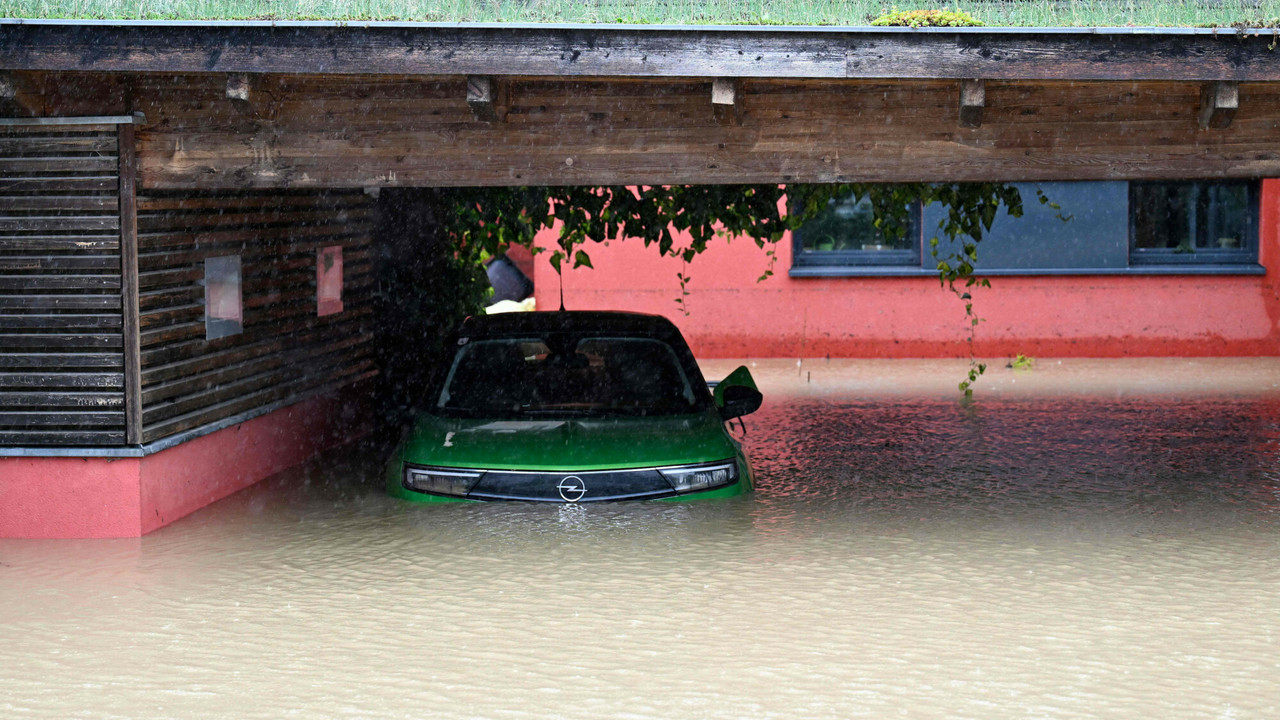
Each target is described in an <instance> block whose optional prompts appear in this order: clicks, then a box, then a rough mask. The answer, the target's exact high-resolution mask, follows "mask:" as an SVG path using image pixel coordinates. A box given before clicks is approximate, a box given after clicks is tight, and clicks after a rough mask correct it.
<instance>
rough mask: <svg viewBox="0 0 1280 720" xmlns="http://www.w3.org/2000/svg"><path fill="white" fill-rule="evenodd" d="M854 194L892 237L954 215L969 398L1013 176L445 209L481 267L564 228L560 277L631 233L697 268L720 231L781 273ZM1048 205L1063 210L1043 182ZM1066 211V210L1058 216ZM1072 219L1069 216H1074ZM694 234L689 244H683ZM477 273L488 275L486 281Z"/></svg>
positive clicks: (953, 260) (506, 191)
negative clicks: (798, 242) (797, 235)
mask: <svg viewBox="0 0 1280 720" xmlns="http://www.w3.org/2000/svg"><path fill="white" fill-rule="evenodd" d="M850 194H854V195H856V196H857V197H858V198H859V199H862V198H866V199H867V200H869V201H870V203H871V206H872V210H873V213H874V218H875V221H874V222H875V224H876V227H877V228H878V229H879V230H880V232H881V233H883V234H884V236H885V237H886V238H888V239H891V240H892V239H900V238H903V237H905V236H906V234H907V233H908V232H909V231H910V229H911V226H912V215H913V213H914V210H913V208H914V207H915V206H916V204H917V203H919V205H921V206H929V205H933V204H938V205H940V206H942V208H943V209H944V210H945V212H944V213H943V216H942V219H941V220H940V221H939V223H938V226H937V228H936V230H935V232H934V234H933V236H932V237H930V238H929V241H928V242H929V250H930V253H931V256H932V257H933V260H934V262H935V267H936V269H937V271H938V280H939V282H940V283H942V285H943V286H945V287H947V288H948V289H949V290H951V292H953V293H955V294H956V295H957V297H959V298H960V299H961V300H962V301H963V302H964V303H965V319H966V325H967V327H968V332H969V337H968V342H969V348H970V352H969V355H970V363H971V365H970V371H969V374H970V377H969V379H968V380H967V381H966V382H964V383H961V390H962V391H964V392H965V394H966V396H969V395H972V390H971V388H970V385H972V383H973V382H974V381H976V380H977V378H978V376H979V375H981V374H982V372H983V371H984V370H985V367H984V366H982V365H981V364H979V363H977V362H976V361H975V360H974V359H973V351H972V348H973V338H974V332H975V329H976V327H977V325H978V323H979V321H980V318H978V317H977V315H975V314H974V312H973V300H972V297H971V295H970V294H969V293H967V292H963V291H962V290H961V289H960V288H959V287H957V284H956V283H957V282H962V287H965V288H969V287H975V286H976V287H990V282H989V281H987V280H986V279H985V278H983V279H978V278H974V277H973V273H974V269H975V265H976V263H977V259H978V246H979V244H980V243H981V241H982V238H983V236H984V234H985V233H986V231H988V230H990V229H991V226H992V224H993V223H994V222H995V219H996V217H997V216H998V214H999V211H1000V209H1001V208H1004V210H1005V212H1006V213H1007V214H1008V215H1010V216H1012V217H1020V216H1021V215H1022V197H1021V195H1020V194H1019V192H1018V189H1017V188H1015V187H1014V186H1013V185H1009V184H1006V183H897V184H870V183H853V184H850V183H846V184H822V185H789V186H785V187H784V186H780V185H767V184H766V185H665V186H650V185H641V186H635V187H629V186H621V185H613V186H600V187H528V188H456V189H449V190H442V191H440V197H441V199H442V203H441V207H440V208H438V209H437V211H436V213H435V216H436V217H437V218H439V219H440V222H441V224H442V225H443V226H444V227H443V229H444V231H445V232H446V234H447V235H448V236H449V237H451V238H452V239H453V243H454V249H455V253H456V255H455V259H456V261H457V262H458V263H460V264H467V263H475V264H478V263H479V262H480V261H481V260H482V259H483V258H486V257H490V256H493V255H497V254H498V253H500V252H503V251H504V250H505V248H506V247H507V246H508V245H514V244H518V245H524V246H526V247H531V246H532V245H533V240H534V237H535V236H536V235H537V233H538V232H539V231H541V230H543V229H546V228H557V229H558V232H559V238H558V239H557V245H558V249H556V250H555V251H554V252H552V254H551V256H550V262H551V267H552V269H554V270H555V272H556V273H557V274H561V273H562V272H563V270H564V262H565V260H567V259H569V258H572V259H573V267H574V268H579V267H588V268H591V267H593V265H592V263H591V257H590V255H589V254H588V252H587V250H586V246H588V244H590V243H600V242H605V241H608V240H620V239H622V238H627V239H631V240H633V241H635V240H638V241H640V242H643V243H644V244H645V246H646V247H649V246H655V245H656V250H657V252H658V253H659V254H660V255H664V256H669V257H675V258H679V259H680V260H681V262H682V263H683V264H684V265H688V264H689V263H691V262H693V260H694V259H695V258H696V257H697V256H698V255H699V254H701V253H703V252H704V251H706V249H707V247H708V246H709V243H710V242H711V240H712V239H713V238H715V237H717V236H726V237H748V238H751V239H752V241H753V242H754V243H755V244H756V246H757V247H760V248H767V251H766V257H767V258H768V268H767V269H766V270H765V271H764V273H763V274H762V275H761V276H760V280H764V279H766V278H768V277H770V276H771V275H772V274H773V265H774V261H775V259H776V254H775V251H774V247H775V245H776V244H777V243H778V242H779V241H780V240H781V239H782V238H783V237H784V236H785V233H786V232H787V231H788V230H795V229H796V228H798V227H800V226H801V225H803V224H804V223H805V221H807V220H809V219H811V218H813V217H815V216H816V215H817V214H818V213H820V212H822V211H823V210H825V209H826V208H827V205H828V203H830V202H831V201H832V200H834V199H837V198H843V197H846V196H848V195H850ZM1036 195H1037V198H1038V199H1039V201H1040V203H1042V204H1047V205H1049V206H1050V207H1052V208H1054V209H1055V210H1056V209H1059V208H1058V206H1057V205H1055V204H1053V203H1051V202H1050V201H1049V199H1048V198H1047V197H1046V196H1045V195H1044V193H1043V192H1041V191H1040V190H1039V189H1037V191H1036ZM1059 217H1061V215H1059ZM1063 219H1067V218H1063ZM683 238H687V239H688V243H687V245H684V246H680V245H677V239H683ZM482 276H483V274H482V273H480V274H479V277H477V282H483V281H482V280H481V279H480V278H481V277H482ZM678 279H679V281H680V291H681V297H680V298H679V299H678V300H677V302H678V303H679V304H680V306H681V308H682V310H685V311H686V312H687V308H686V306H685V297H686V296H687V295H688V283H689V280H690V278H689V275H688V273H687V270H682V271H681V272H680V273H679V276H678Z"/></svg>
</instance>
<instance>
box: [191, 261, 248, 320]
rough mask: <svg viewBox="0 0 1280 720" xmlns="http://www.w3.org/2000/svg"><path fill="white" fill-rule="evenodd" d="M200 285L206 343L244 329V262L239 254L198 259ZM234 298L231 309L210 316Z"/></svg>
mask: <svg viewBox="0 0 1280 720" xmlns="http://www.w3.org/2000/svg"><path fill="white" fill-rule="evenodd" d="M201 265H202V266H203V270H204V273H203V278H202V280H201V284H202V285H204V339H205V341H206V342H208V341H211V340H219V339H222V338H227V337H233V336H235V335H239V334H241V333H243V332H244V261H243V260H242V259H241V256H240V255H218V256H214V257H207V258H205V259H204V260H202V261H201ZM231 300H234V301H235V303H234V304H235V312H234V314H232V313H225V314H219V315H214V314H213V311H214V309H215V308H217V309H223V308H224V307H225V306H228V305H229V304H230V301H231Z"/></svg>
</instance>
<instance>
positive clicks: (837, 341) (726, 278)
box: [534, 180, 1280, 358]
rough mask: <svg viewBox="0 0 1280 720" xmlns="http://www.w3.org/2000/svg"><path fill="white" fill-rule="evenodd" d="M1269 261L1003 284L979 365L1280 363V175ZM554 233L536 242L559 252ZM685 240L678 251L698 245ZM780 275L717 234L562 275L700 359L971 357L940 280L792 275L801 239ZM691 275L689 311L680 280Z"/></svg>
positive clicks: (606, 251) (547, 291)
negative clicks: (1228, 359)
mask: <svg viewBox="0 0 1280 720" xmlns="http://www.w3.org/2000/svg"><path fill="white" fill-rule="evenodd" d="M1260 221H1261V234H1260V240H1261V245H1260V251H1259V254H1258V261H1259V264H1260V265H1262V266H1263V267H1265V268H1266V270H1267V274H1266V275H1244V276H1239V275H1236V276H1231V275H1223V276H1212V275H1156V276H1149V275H1077V276H1021V277H1019V276H1000V277H995V278H992V279H991V287H990V288H976V289H974V290H973V298H974V306H975V311H976V312H977V313H978V315H979V316H980V317H981V318H982V322H981V323H980V324H979V325H978V329H977V337H976V341H975V344H974V352H975V353H976V354H977V355H979V356H981V357H1000V356H1013V355H1016V354H1018V353H1023V354H1026V355H1033V356H1040V357H1125V356H1180V357H1187V356H1250V355H1277V354H1280V180H1264V181H1263V184H1262V208H1261V217H1260ZM555 239H556V232H555V231H544V232H542V233H540V234H539V236H538V238H537V242H538V244H539V245H540V246H542V247H544V248H548V249H553V248H554V246H555ZM689 241H690V239H689V238H688V236H685V235H682V236H679V237H678V238H677V246H684V245H686V244H688V242H689ZM776 249H777V258H776V262H775V263H774V265H773V267H772V269H773V271H774V274H773V275H772V276H771V277H769V278H768V279H766V280H764V281H763V282H758V281H757V280H758V278H759V277H760V276H761V275H762V274H763V273H764V272H765V271H766V270H767V269H769V267H770V264H769V260H768V258H767V257H766V256H765V254H764V251H763V250H760V249H758V248H757V247H756V246H755V245H754V243H752V242H751V241H750V240H745V239H733V240H732V241H731V242H725V241H724V240H723V239H719V238H718V239H716V241H714V242H712V243H711V245H710V247H709V248H708V250H707V251H706V252H705V253H704V254H703V255H701V256H699V257H698V258H697V259H696V260H694V262H693V263H691V264H690V265H689V266H688V267H685V266H683V265H682V264H681V262H680V260H678V259H675V258H670V257H666V258H664V257H659V256H658V253H657V251H656V248H653V247H645V246H644V244H643V243H641V242H640V241H638V240H626V241H622V242H616V241H615V242H611V243H609V244H608V245H607V246H605V245H597V244H588V247H587V248H586V250H587V251H588V252H589V253H590V255H591V259H592V261H593V265H594V266H595V267H594V269H592V268H586V267H582V268H578V269H566V270H565V274H564V300H565V306H566V307H567V308H569V309H570V310H631V311H635V312H644V313H655V314H659V315H665V316H666V317H668V318H670V319H671V321H672V322H674V323H675V324H676V325H677V326H679V328H680V330H681V332H683V333H684V336H685V338H686V339H687V340H688V341H689V345H690V346H691V347H692V348H693V351H694V354H695V355H697V356H699V357H703V358H715V357H721V358H723V357H739V358H740V357H754V358H767V357H810V358H812V357H823V356H829V357H858V358H903V357H918V358H946V357H965V356H967V355H968V353H969V348H968V346H967V343H966V337H967V332H966V330H967V327H968V325H967V323H966V321H965V318H964V305H963V303H962V302H961V301H960V300H958V299H957V298H956V297H955V296H954V295H952V294H951V293H949V292H947V291H946V290H945V289H943V288H941V287H939V284H938V280H937V278H935V277H834V278H815V277H805V278H800V277H796V278H793V277H788V275H787V271H788V269H789V268H790V267H791V260H792V257H791V255H792V248H791V238H790V236H787V237H786V238H784V239H783V240H782V242H780V243H778V245H777V247H776ZM550 255H551V253H549V252H547V253H542V254H540V255H538V256H537V258H538V259H537V264H536V277H535V279H534V280H535V284H536V288H537V289H536V292H535V295H536V297H537V301H538V307H539V308H541V309H544V310H554V309H555V308H556V307H557V306H558V305H559V302H560V298H559V289H560V279H559V278H558V277H557V276H556V274H555V272H554V271H553V270H552V269H551V266H550V264H549V261H548V258H549V257H550ZM681 272H683V273H684V274H686V275H687V276H691V278H692V280H691V281H690V282H689V285H688V291H689V294H688V295H687V296H683V300H684V305H685V309H687V311H688V312H687V314H686V313H685V312H683V311H682V308H681V307H680V305H678V304H677V303H676V302H675V301H676V300H677V299H680V298H681V297H682V295H681V288H680V282H679V279H678V278H677V274H678V273H681Z"/></svg>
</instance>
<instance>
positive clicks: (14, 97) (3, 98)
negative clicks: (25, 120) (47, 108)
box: [0, 70, 28, 116]
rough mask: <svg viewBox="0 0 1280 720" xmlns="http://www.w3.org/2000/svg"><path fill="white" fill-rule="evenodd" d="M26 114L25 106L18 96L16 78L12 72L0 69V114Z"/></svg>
mask: <svg viewBox="0 0 1280 720" xmlns="http://www.w3.org/2000/svg"><path fill="white" fill-rule="evenodd" d="M27 114H28V112H27V108H25V107H23V103H22V101H21V100H19V98H18V79H17V78H16V77H14V75H13V73H11V72H9V71H7V70H0V116H4V115H27Z"/></svg>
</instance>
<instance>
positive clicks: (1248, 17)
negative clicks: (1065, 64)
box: [0, 0, 1280, 27]
mask: <svg viewBox="0 0 1280 720" xmlns="http://www.w3.org/2000/svg"><path fill="white" fill-rule="evenodd" d="M894 5H896V7H895V6H894ZM921 10H924V11H931V12H934V13H935V14H938V15H942V14H944V13H945V16H946V19H948V20H952V21H954V22H960V21H959V19H958V18H959V16H961V15H965V16H970V17H972V18H974V19H976V21H978V22H980V23H981V24H984V25H994V26H1034V27H1124V26H1139V27H1148V26H1155V27H1160V26H1164V27H1194V26H1201V27H1206V26H1209V27H1213V26H1217V27H1227V26H1232V25H1235V26H1258V27H1274V26H1275V25H1276V22H1277V21H1276V20H1275V18H1277V17H1280V0H1164V1H1163V2H1139V1H1138V0H975V1H973V2H965V3H963V4H959V5H957V4H954V3H943V2H930V1H929V0H918V1H916V2H910V1H905V2H900V3H894V4H893V5H890V4H887V3H883V2H876V1H875V0H0V16H2V17H20V18H46V19H129V20H250V19H259V20H413V21H433V22H509V23H637V24H666V25H721V24H724V25H846V26H848V25H868V24H870V23H871V22H872V21H873V20H876V19H877V18H879V17H881V16H884V15H886V14H891V13H898V14H899V15H905V14H909V13H912V12H914V11H921ZM912 17H917V16H912ZM920 17H922V16H920ZM910 20H911V18H908V21H907V22H904V23H894V24H907V25H912V24H914V23H912V22H911V21H910ZM920 24H921V25H936V24H939V23H936V22H925V21H923V20H922V21H921V22H920ZM941 24H947V23H941ZM952 24H954V23H952ZM961 24H965V23H961Z"/></svg>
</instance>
